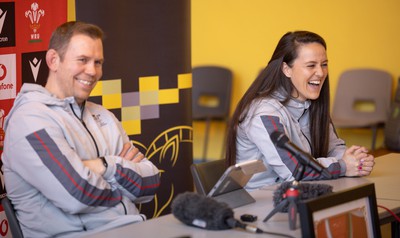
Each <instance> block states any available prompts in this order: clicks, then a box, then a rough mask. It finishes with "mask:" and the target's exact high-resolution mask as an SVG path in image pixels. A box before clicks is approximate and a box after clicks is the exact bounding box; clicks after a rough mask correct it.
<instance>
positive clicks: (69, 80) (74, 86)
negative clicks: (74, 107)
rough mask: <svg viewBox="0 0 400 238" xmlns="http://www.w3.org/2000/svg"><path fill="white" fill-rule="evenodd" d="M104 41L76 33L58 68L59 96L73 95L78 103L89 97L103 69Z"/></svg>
mask: <svg viewBox="0 0 400 238" xmlns="http://www.w3.org/2000/svg"><path fill="white" fill-rule="evenodd" d="M103 61H104V57H103V43H102V41H101V39H92V38H90V37H89V36H86V35H82V34H80V35H74V36H73V37H72V38H71V41H70V43H69V45H68V48H67V50H66V52H65V55H64V58H63V59H62V60H61V59H60V61H59V64H58V66H57V69H56V78H57V84H58V93H57V94H58V96H59V97H61V98H65V97H71V96H73V97H74V98H75V100H76V101H77V103H78V104H81V103H82V102H84V101H85V100H86V99H88V98H89V95H90V93H91V92H92V90H93V88H94V87H95V86H96V83H97V81H98V80H99V79H100V78H101V76H102V74H103V71H102V65H103Z"/></svg>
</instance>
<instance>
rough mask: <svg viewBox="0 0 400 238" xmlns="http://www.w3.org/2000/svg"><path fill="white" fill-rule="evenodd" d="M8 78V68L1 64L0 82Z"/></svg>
mask: <svg viewBox="0 0 400 238" xmlns="http://www.w3.org/2000/svg"><path fill="white" fill-rule="evenodd" d="M6 76H7V68H6V66H5V65H4V64H0V81H1V80H3V79H4V78H5V77H6Z"/></svg>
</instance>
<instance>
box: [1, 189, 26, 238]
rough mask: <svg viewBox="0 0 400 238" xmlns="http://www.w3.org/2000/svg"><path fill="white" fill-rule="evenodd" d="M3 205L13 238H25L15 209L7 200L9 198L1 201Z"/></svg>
mask: <svg viewBox="0 0 400 238" xmlns="http://www.w3.org/2000/svg"><path fill="white" fill-rule="evenodd" d="M1 205H2V206H3V209H4V212H5V213H6V217H7V220H8V224H9V227H10V230H11V235H12V237H13V238H22V237H24V235H23V234H22V230H21V227H20V225H19V222H18V219H17V216H16V215H15V210H14V207H13V205H12V204H11V202H10V200H9V199H8V198H7V196H5V197H3V198H2V199H1Z"/></svg>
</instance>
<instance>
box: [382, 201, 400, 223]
mask: <svg viewBox="0 0 400 238" xmlns="http://www.w3.org/2000/svg"><path fill="white" fill-rule="evenodd" d="M378 207H380V208H383V209H385V210H386V211H388V212H389V213H390V214H391V215H392V216H393V217H394V218H396V220H397V222H400V217H398V216H397V215H396V213H394V212H393V211H392V210H390V209H389V208H387V207H384V206H382V205H378Z"/></svg>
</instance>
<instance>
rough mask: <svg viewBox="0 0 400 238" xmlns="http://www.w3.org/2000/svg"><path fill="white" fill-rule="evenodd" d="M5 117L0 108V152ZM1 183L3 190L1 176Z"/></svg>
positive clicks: (2, 142) (2, 144)
mask: <svg viewBox="0 0 400 238" xmlns="http://www.w3.org/2000/svg"><path fill="white" fill-rule="evenodd" d="M5 117H6V112H5V111H4V109H2V108H0V149H1V151H3V146H4V136H5V132H4V129H3V128H4V118H5ZM0 172H1V171H0ZM1 183H2V185H3V187H2V189H3V190H4V183H3V176H1ZM1 191H2V190H1Z"/></svg>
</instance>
